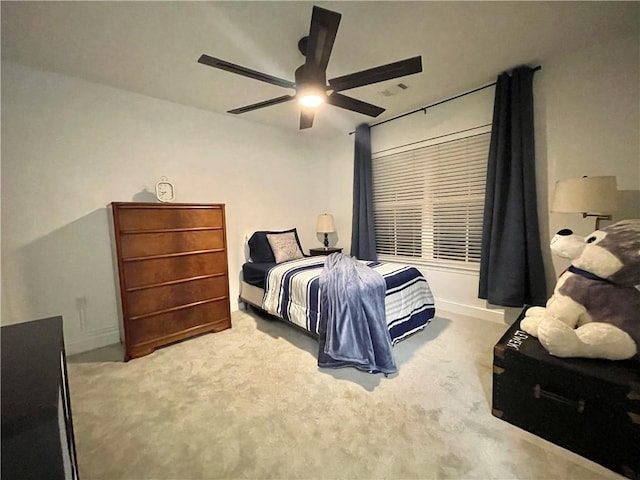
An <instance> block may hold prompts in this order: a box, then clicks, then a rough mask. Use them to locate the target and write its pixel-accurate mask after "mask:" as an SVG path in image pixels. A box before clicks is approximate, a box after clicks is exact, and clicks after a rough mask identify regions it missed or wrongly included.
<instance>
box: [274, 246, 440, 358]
mask: <svg viewBox="0 0 640 480" xmlns="http://www.w3.org/2000/svg"><path fill="white" fill-rule="evenodd" d="M325 259H326V257H307V258H303V259H300V260H292V261H289V262H284V263H281V264H278V265H276V266H275V267H273V268H272V269H271V270H269V273H268V274H267V280H266V284H265V294H264V299H263V302H262V308H263V310H265V311H266V312H268V313H270V314H272V315H275V316H277V317H280V318H282V319H284V320H287V321H289V322H291V323H294V324H296V325H298V326H300V327H302V328H304V329H305V330H307V331H309V332H311V333H314V334H316V335H317V334H318V323H319V322H318V320H319V309H320V295H319V294H318V287H319V283H320V282H319V279H320V273H322V267H323V266H324V262H325ZM363 263H365V264H366V265H367V266H369V267H371V268H373V269H374V270H375V271H377V272H378V273H380V274H381V275H382V277H383V278H384V279H385V282H386V284H387V293H386V297H385V310H386V314H387V315H386V316H387V325H388V328H389V333H390V335H391V341H392V343H393V344H394V345H395V344H396V343H397V342H399V341H400V340H402V339H403V338H405V337H407V336H408V335H411V334H412V333H414V332H416V331H418V330H420V329H422V328H424V327H425V326H426V325H427V324H428V323H429V322H430V321H431V319H432V318H433V316H434V315H435V306H434V303H433V295H432V294H431V290H430V288H429V285H428V284H427V280H426V279H425V278H424V277H423V276H422V274H421V273H420V272H419V271H418V270H417V269H416V268H414V267H409V266H405V265H397V264H393V263H379V262H368V261H363Z"/></svg>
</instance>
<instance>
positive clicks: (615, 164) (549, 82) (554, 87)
mask: <svg viewBox="0 0 640 480" xmlns="http://www.w3.org/2000/svg"><path fill="white" fill-rule="evenodd" d="M639 44H640V38H639V35H638V34H636V35H635V36H633V37H630V38H620V39H616V40H613V41H611V42H608V43H606V44H598V45H592V46H586V47H585V48H584V49H582V50H579V51H574V52H572V53H570V54H565V55H562V56H557V57H551V58H548V59H543V60H541V61H540V62H539V64H541V65H542V70H541V71H538V72H536V74H535V77H534V103H535V129H536V136H535V140H536V162H537V163H536V183H537V189H538V213H539V218H540V230H541V236H542V247H543V256H544V261H545V267H546V269H547V278H548V284H549V285H548V287H549V290H550V292H549V293H551V289H552V288H553V286H554V284H555V278H556V270H558V269H559V268H561V266H558V265H556V267H555V269H554V264H553V260H552V259H551V254H550V252H549V248H548V241H549V239H550V238H551V236H552V235H553V233H555V232H556V231H557V230H559V229H560V228H563V227H565V226H566V227H569V228H573V229H574V231H576V233H580V234H583V235H586V234H587V233H589V232H590V231H591V230H592V229H593V225H594V220H593V219H592V218H588V219H586V220H583V219H582V218H581V216H580V215H578V214H576V215H569V214H556V213H550V212H549V205H550V203H551V197H552V195H553V186H554V185H555V182H556V181H557V180H560V179H564V178H570V177H578V176H582V175H616V176H617V177H618V189H619V190H621V191H622V192H621V195H620V200H621V207H620V209H619V211H618V212H616V214H615V215H614V220H620V219H623V218H632V217H635V218H640V144H639V141H640V110H639V109H640V97H639V96H640V87H639V85H640V51H639ZM515 66H516V65H505V67H504V68H505V70H508V69H510V68H513V67H515ZM498 73H500V72H496V76H497V75H498ZM479 86H480V85H469V89H473V88H475V87H479ZM482 92H483V93H474V94H472V95H470V96H468V97H463V98H461V99H458V100H454V101H452V102H449V103H447V104H445V105H446V108H440V107H436V108H434V109H429V110H428V113H427V115H424V114H422V113H416V114H414V115H411V116H408V117H405V118H404V119H401V120H397V121H393V122H390V123H387V124H384V125H381V126H379V127H374V128H373V129H372V144H373V151H374V152H375V151H376V150H379V149H381V148H384V145H387V144H388V143H390V142H395V143H396V144H402V143H406V142H410V141H414V140H413V138H414V137H415V136H416V132H420V131H421V130H423V131H424V135H423V136H422V137H421V138H429V137H432V136H436V135H438V133H437V132H439V131H442V133H447V131H452V130H453V131H455V130H459V129H462V128H467V127H466V126H465V125H468V126H474V125H480V124H481V123H482V119H483V118H486V113H487V108H488V104H487V101H488V100H490V101H491V103H492V99H488V98H487V95H490V93H492V92H493V89H487V90H483V91H482ZM460 93H462V92H460ZM474 102H475V103H474ZM483 105H484V107H483ZM419 107H420V105H417V106H416V108H419ZM476 122H477V123H476ZM372 123H373V122H372ZM334 149H335V151H334V152H333V155H332V158H331V176H332V178H333V179H335V180H334V181H333V182H332V186H333V188H334V191H333V195H332V197H333V198H334V203H333V205H332V210H333V212H334V214H335V215H336V217H337V218H339V219H340V221H341V223H342V225H341V226H340V227H339V228H341V230H342V231H341V236H342V237H343V238H344V241H343V243H344V246H348V245H349V244H350V240H349V239H350V236H351V220H350V219H351V183H350V182H351V179H352V177H353V142H352V141H351V142H350V143H349V144H348V145H347V144H344V145H339V144H336V145H335V146H334ZM347 219H348V220H347ZM423 270H425V272H426V273H427V276H428V279H429V283H430V284H431V286H432V289H433V292H434V295H435V297H436V305H437V307H438V308H442V309H443V310H454V311H457V312H460V313H466V314H471V315H476V316H479V317H481V318H486V319H490V320H498V321H503V320H502V314H501V311H500V310H494V309H493V308H492V307H490V306H487V305H486V304H485V303H484V301H480V300H479V299H478V298H477V286H478V276H477V274H476V273H474V272H447V271H442V270H440V269H432V268H424V269H423ZM516 313H517V309H505V318H504V321H506V322H511V321H513V319H514V315H515V314H516Z"/></svg>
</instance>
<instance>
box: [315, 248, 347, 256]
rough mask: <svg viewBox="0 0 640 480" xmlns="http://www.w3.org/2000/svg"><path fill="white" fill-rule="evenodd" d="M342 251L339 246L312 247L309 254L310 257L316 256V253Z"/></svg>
mask: <svg viewBox="0 0 640 480" xmlns="http://www.w3.org/2000/svg"><path fill="white" fill-rule="evenodd" d="M336 252H337V253H342V249H341V248H337V247H328V248H312V249H311V250H309V254H310V255H311V256H312V257H316V256H318V255H331V254H332V253H336Z"/></svg>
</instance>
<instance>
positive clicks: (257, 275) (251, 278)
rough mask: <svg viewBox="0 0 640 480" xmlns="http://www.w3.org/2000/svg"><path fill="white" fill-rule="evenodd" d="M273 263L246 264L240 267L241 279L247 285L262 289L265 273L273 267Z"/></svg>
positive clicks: (274, 264)
mask: <svg viewBox="0 0 640 480" xmlns="http://www.w3.org/2000/svg"><path fill="white" fill-rule="evenodd" d="M275 266H276V263H275V262H270V263H254V262H248V263H245V264H244V265H242V278H243V280H244V281H245V282H246V283H248V284H249V285H253V286H254V287H258V288H262V289H264V284H265V281H266V279H267V273H269V270H271V268H273V267H275Z"/></svg>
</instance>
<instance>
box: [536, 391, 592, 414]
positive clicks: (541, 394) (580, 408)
mask: <svg viewBox="0 0 640 480" xmlns="http://www.w3.org/2000/svg"><path fill="white" fill-rule="evenodd" d="M533 396H534V397H535V398H538V399H540V398H547V399H549V400H553V401H554V402H558V403H562V404H564V405H568V406H570V407H574V408H575V409H576V411H577V412H578V413H582V412H584V400H582V399H580V400H577V401H576V400H571V399H570V398H566V397H563V396H561V395H558V394H556V393H552V392H548V391H547V390H544V389H542V387H540V384H537V385H536V386H535V387H533Z"/></svg>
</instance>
